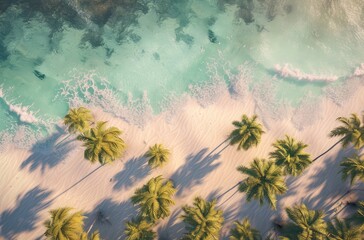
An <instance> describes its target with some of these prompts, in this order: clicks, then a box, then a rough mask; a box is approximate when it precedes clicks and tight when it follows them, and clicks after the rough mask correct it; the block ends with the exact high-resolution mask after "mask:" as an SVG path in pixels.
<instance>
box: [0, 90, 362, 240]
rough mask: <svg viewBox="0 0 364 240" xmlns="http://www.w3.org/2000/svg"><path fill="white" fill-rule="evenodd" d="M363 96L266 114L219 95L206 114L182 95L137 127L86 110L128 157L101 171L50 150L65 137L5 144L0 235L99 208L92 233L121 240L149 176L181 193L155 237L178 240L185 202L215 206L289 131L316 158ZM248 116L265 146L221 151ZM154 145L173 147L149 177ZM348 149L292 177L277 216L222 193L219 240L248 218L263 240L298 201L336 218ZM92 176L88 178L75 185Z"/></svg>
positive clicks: (77, 147) (75, 152)
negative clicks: (63, 210) (64, 213)
mask: <svg viewBox="0 0 364 240" xmlns="http://www.w3.org/2000/svg"><path fill="white" fill-rule="evenodd" d="M363 93H364V87H363V86H362V85H358V88H357V89H356V91H355V92H354V93H352V94H351V97H350V98H347V99H345V101H343V104H342V105H338V104H336V103H334V102H333V101H332V100H331V99H329V98H323V99H322V101H320V103H319V104H317V103H316V104H315V105H313V106H311V107H309V106H308V105H307V106H306V107H303V108H300V110H295V111H293V110H290V108H286V109H285V111H284V112H282V113H279V114H277V113H275V114H269V113H267V112H264V111H265V110H266V109H265V108H264V105H259V102H258V101H254V100H253V99H254V98H253V97H252V96H251V95H246V96H245V97H244V98H243V99H234V98H232V97H231V95H230V94H229V92H228V91H227V90H226V89H225V90H223V91H221V92H220V94H219V95H218V96H217V99H215V101H214V103H213V104H210V105H207V106H204V107H202V106H201V105H200V104H199V103H198V101H197V100H196V99H194V98H192V97H188V96H186V97H185V98H184V100H183V104H180V106H178V107H177V108H175V109H173V111H172V112H164V113H162V114H159V115H157V116H153V117H151V118H149V119H148V121H147V123H146V124H145V125H144V126H143V127H142V128H141V127H138V126H135V125H133V124H129V123H127V122H125V121H123V120H121V119H119V118H116V117H114V116H113V115H112V114H109V113H104V112H103V111H102V109H91V110H92V112H93V113H94V115H95V119H97V120H103V121H108V123H109V125H110V126H111V125H114V126H117V127H119V128H120V129H122V130H123V132H124V133H123V135H122V137H123V139H124V140H125V142H126V144H127V152H126V153H125V155H124V157H123V158H122V159H120V160H118V161H116V162H115V163H113V164H110V165H105V166H103V167H101V168H99V166H100V165H99V164H98V163H97V164H93V165H92V164H90V163H89V162H88V161H87V160H85V159H84V158H83V147H82V146H81V144H80V143H79V142H77V141H76V140H74V138H73V137H72V138H69V141H68V140H67V141H65V142H63V143H62V144H60V145H58V146H56V147H55V146H54V145H55V143H56V142H59V141H60V140H61V139H63V138H64V137H65V136H66V134H63V135H60V134H59V133H58V134H57V133H55V135H54V136H53V137H52V136H51V137H50V138H49V139H48V143H49V141H51V144H50V145H49V144H48V145H47V144H45V143H42V142H38V143H36V144H35V145H34V146H33V147H32V148H31V149H27V150H23V149H17V148H16V147H14V146H12V145H10V144H9V145H7V146H6V147H5V148H4V151H3V152H2V153H1V154H0V162H1V163H2V170H1V174H0V189H1V197H0V212H2V215H1V221H5V222H3V223H2V228H1V232H2V235H3V236H5V238H4V239H37V238H39V239H41V237H42V234H43V233H44V231H45V228H44V227H43V225H42V223H43V222H44V221H45V220H46V219H47V218H48V217H49V214H48V211H49V210H51V209H53V208H58V207H64V206H70V207H73V208H75V209H77V210H82V211H84V212H85V214H86V215H87V216H88V219H87V220H86V226H85V228H86V229H87V228H88V227H89V226H90V224H91V222H92V221H93V219H94V218H95V217H96V215H97V212H98V211H102V213H103V214H104V215H105V217H106V218H107V219H108V221H104V222H100V221H99V222H96V224H95V226H94V229H95V230H96V229H98V230H99V231H100V233H101V236H102V237H103V238H104V239H112V240H113V239H118V238H119V237H120V239H123V236H122V233H123V231H124V222H125V221H126V220H129V219H131V218H132V217H134V216H136V209H135V208H134V207H133V205H132V204H131V202H130V197H131V196H132V195H133V193H134V191H135V189H136V188H138V187H141V186H142V185H143V184H144V183H146V182H147V181H148V180H149V179H150V178H151V177H154V176H158V175H163V177H165V178H169V179H172V180H173V182H174V184H175V186H176V188H177V193H176V195H175V196H174V199H175V201H176V205H175V206H174V207H173V208H172V214H171V216H170V217H169V218H167V219H165V220H163V221H160V222H158V224H157V226H156V227H155V230H156V231H157V232H158V235H159V237H160V239H178V237H180V236H181V234H182V233H183V232H184V224H183V223H182V222H181V219H180V218H179V215H180V211H181V206H182V205H185V204H191V202H192V199H193V198H194V197H196V196H201V197H204V198H209V199H212V198H214V197H216V196H218V195H220V194H222V193H224V192H225V191H226V190H228V189H230V188H231V187H232V186H234V185H235V184H236V183H238V182H239V181H240V180H242V179H243V177H244V176H243V175H241V174H240V173H239V172H238V171H236V168H237V166H239V165H246V166H248V165H249V163H250V162H251V161H252V160H253V158H255V157H259V158H267V157H268V152H269V151H271V150H272V146H271V144H272V143H273V142H274V141H275V140H276V139H281V138H283V137H284V136H285V134H288V135H290V136H292V137H294V138H296V139H297V140H301V141H303V142H304V143H307V144H308V145H309V147H308V149H307V151H308V152H309V153H310V154H311V156H312V157H315V156H317V155H319V154H320V153H322V152H323V151H325V150H326V149H327V148H329V147H330V146H331V145H333V144H334V143H335V142H336V141H337V140H338V139H330V138H329V137H328V133H329V132H330V131H331V130H332V129H333V128H334V127H336V126H337V125H338V122H337V121H336V118H337V117H339V116H349V115H350V114H351V113H358V114H361V113H362V111H363V110H364V108H363V104H364V94H363ZM244 113H245V114H248V115H252V114H254V113H256V114H258V116H259V119H260V120H261V121H263V122H264V127H265V132H266V133H265V134H263V136H262V142H261V143H260V144H259V145H258V147H257V148H252V149H250V150H248V151H237V150H236V147H235V146H228V147H227V148H226V149H224V150H223V151H221V150H222V149H223V148H224V147H225V146H226V143H225V144H223V145H221V146H220V147H218V146H219V145H220V144H221V143H222V142H223V141H224V140H225V139H226V138H227V136H228V135H229V133H230V132H231V131H232V129H233V126H232V124H231V122H232V121H234V120H239V119H240V117H241V115H242V114H244ZM283 113H284V114H283ZM277 115H278V117H277ZM272 116H276V117H272ZM304 119H306V120H304ZM298 122H300V123H301V124H300V127H299V128H297V123H298ZM302 123H306V124H302ZM155 143H162V144H164V145H165V146H167V147H168V148H169V149H171V152H172V157H171V161H170V162H169V163H168V164H167V165H166V166H165V167H163V168H161V169H158V170H151V169H150V168H149V166H148V165H147V164H146V159H145V158H143V154H144V153H145V152H146V151H147V149H148V147H149V146H151V145H153V144H155ZM42 144H43V145H42ZM216 147H218V148H217V149H215V148H216ZM351 152H352V150H350V148H348V149H341V147H340V146H337V147H336V148H334V149H333V150H332V151H330V152H329V153H327V154H326V155H325V156H323V157H322V158H321V159H319V160H317V161H316V162H314V163H313V164H311V166H310V167H309V168H308V169H307V170H306V171H305V172H304V173H303V175H302V176H300V177H296V178H294V177H288V178H287V179H286V180H287V185H288V188H289V190H288V192H287V193H286V194H284V195H283V196H281V197H279V198H278V203H277V210H276V211H273V210H271V209H270V208H269V206H267V205H264V206H259V203H258V202H257V201H252V202H249V203H248V202H246V200H245V196H244V194H242V193H237V194H235V195H233V197H232V198H230V196H231V195H232V194H233V193H234V192H235V191H236V188H235V189H233V190H231V191H229V192H228V193H226V194H225V195H223V196H222V197H221V198H220V199H219V201H218V205H220V204H222V203H223V204H222V205H221V206H220V208H221V209H223V210H224V217H225V222H224V227H223V230H222V232H221V239H227V234H228V232H229V229H230V228H231V226H232V222H233V221H234V220H240V219H242V218H243V217H248V218H249V219H250V221H251V224H252V226H253V227H256V228H257V229H259V230H260V231H261V233H262V234H263V236H264V235H265V234H266V233H267V231H269V230H270V229H271V228H272V221H273V220H274V219H279V218H280V217H283V218H284V208H285V207H287V206H291V205H293V204H294V203H300V202H304V203H306V204H307V205H308V207H310V208H313V209H323V210H324V211H325V212H326V213H327V216H328V217H332V216H334V215H335V208H337V207H338V209H340V207H339V204H340V202H344V201H347V200H349V199H354V198H356V197H358V196H357V193H356V192H352V193H350V194H348V195H347V196H346V197H345V198H343V199H341V200H340V201H338V202H337V203H335V201H336V200H337V199H339V198H340V196H341V195H342V194H344V193H345V192H346V191H348V189H349V188H350V187H349V184H348V183H347V182H343V181H342V180H341V176H340V175H339V174H338V171H339V170H340V168H339V166H338V164H339V161H340V160H341V159H342V158H343V157H344V156H350V154H351ZM94 170H95V172H93V171H94ZM90 172H93V173H92V174H90V175H89V176H88V177H86V178H85V179H84V180H82V181H81V182H79V183H78V184H76V185H75V186H73V185H74V184H75V183H77V182H78V181H79V180H80V179H82V178H83V177H84V176H86V175H87V174H89V173H90ZM72 186H73V187H72ZM70 187H72V188H70ZM354 187H355V186H354ZM340 214H345V211H342V212H340Z"/></svg>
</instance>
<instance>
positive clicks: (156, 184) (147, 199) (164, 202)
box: [131, 176, 176, 223]
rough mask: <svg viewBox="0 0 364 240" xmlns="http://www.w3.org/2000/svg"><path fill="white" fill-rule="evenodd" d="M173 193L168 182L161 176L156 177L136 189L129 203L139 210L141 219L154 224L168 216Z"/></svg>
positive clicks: (172, 187)
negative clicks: (143, 218)
mask: <svg viewBox="0 0 364 240" xmlns="http://www.w3.org/2000/svg"><path fill="white" fill-rule="evenodd" d="M175 192H176V189H175V188H174V186H173V183H172V182H171V181H170V180H168V181H164V179H163V177H162V176H158V177H155V178H152V179H150V180H149V181H148V183H147V184H145V185H144V186H143V187H142V188H139V189H137V190H136V191H135V194H134V195H133V196H132V198H131V201H132V202H133V204H134V205H136V206H138V207H139V208H140V210H141V216H142V217H145V218H146V219H147V220H148V221H150V222H153V223H154V222H155V221H156V220H158V219H160V218H162V219H163V218H165V217H168V216H169V215H170V210H169V207H170V206H171V205H173V204H174V201H173V200H172V196H173V195H174V193H175Z"/></svg>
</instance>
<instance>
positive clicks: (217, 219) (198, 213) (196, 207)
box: [181, 197, 224, 240]
mask: <svg viewBox="0 0 364 240" xmlns="http://www.w3.org/2000/svg"><path fill="white" fill-rule="evenodd" d="M215 206H216V201H215V200H214V201H211V202H208V201H205V200H204V199H202V198H200V197H197V198H195V199H194V201H193V206H192V207H191V206H183V207H182V210H183V211H184V214H183V215H182V216H181V217H182V219H183V222H185V223H186V224H187V226H186V229H187V230H188V233H187V234H186V236H185V238H184V239H194V240H205V239H206V240H207V239H219V232H220V229H221V227H222V223H223V222H224V217H223V212H222V211H221V210H218V209H216V207H215Z"/></svg>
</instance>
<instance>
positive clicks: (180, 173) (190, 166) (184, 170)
mask: <svg viewBox="0 0 364 240" xmlns="http://www.w3.org/2000/svg"><path fill="white" fill-rule="evenodd" d="M207 150H208V149H207V148H204V149H202V150H201V151H199V152H198V153H197V154H195V155H189V156H188V157H187V158H186V162H185V164H184V165H183V166H181V167H180V168H179V169H177V171H176V172H175V173H174V174H173V175H172V176H171V179H172V180H173V182H174V183H175V186H176V188H177V196H181V195H182V193H183V191H184V190H185V189H191V188H192V187H193V186H196V185H199V184H202V182H203V179H204V178H205V177H206V176H207V175H208V174H209V173H210V172H211V171H213V170H214V169H216V168H217V167H218V166H219V165H220V163H214V161H215V160H216V159H218V158H219V157H220V154H218V153H217V154H211V153H209V154H208V155H207V156H205V154H206V152H207Z"/></svg>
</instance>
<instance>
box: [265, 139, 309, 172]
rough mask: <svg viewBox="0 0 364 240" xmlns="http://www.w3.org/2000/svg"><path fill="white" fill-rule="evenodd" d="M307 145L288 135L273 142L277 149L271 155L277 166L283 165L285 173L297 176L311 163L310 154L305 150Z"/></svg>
mask: <svg viewBox="0 0 364 240" xmlns="http://www.w3.org/2000/svg"><path fill="white" fill-rule="evenodd" d="M307 146H308V145H307V144H304V143H302V142H297V141H296V140H295V139H293V138H291V137H289V136H286V138H285V139H281V140H277V142H275V143H274V144H273V147H274V148H275V150H274V151H273V152H271V153H269V156H270V158H271V159H273V160H274V161H275V164H276V165H277V166H279V167H282V169H283V173H284V174H286V175H288V174H289V175H292V176H297V175H299V174H301V173H302V172H303V170H305V169H306V168H307V167H308V166H309V165H310V164H311V159H310V155H309V154H308V153H306V152H305V151H304V149H305V148H306V147H307Z"/></svg>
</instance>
